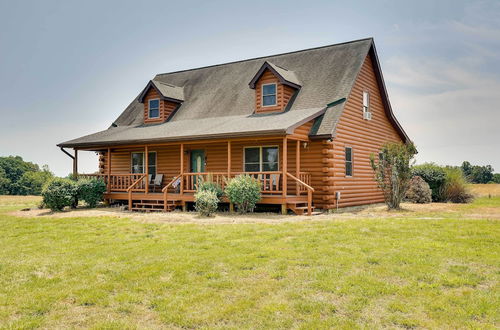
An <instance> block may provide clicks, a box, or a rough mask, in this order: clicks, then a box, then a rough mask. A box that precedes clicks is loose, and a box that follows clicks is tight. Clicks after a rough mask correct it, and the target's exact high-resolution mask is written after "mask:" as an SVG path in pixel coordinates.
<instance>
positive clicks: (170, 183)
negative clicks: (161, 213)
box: [161, 173, 182, 212]
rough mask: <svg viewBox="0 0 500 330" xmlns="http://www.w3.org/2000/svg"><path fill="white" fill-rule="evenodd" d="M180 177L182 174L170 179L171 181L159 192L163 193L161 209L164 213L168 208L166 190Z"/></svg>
mask: <svg viewBox="0 0 500 330" xmlns="http://www.w3.org/2000/svg"><path fill="white" fill-rule="evenodd" d="M180 177H182V173H181V174H179V175H177V176H176V177H174V178H173V179H172V181H170V182H169V183H168V184H167V185H166V186H165V187H163V189H162V190H161V192H162V193H163V208H164V210H165V212H166V211H167V208H168V205H167V193H168V188H169V187H170V186H171V185H173V184H174V182H175V181H177V180H178V179H179V178H180Z"/></svg>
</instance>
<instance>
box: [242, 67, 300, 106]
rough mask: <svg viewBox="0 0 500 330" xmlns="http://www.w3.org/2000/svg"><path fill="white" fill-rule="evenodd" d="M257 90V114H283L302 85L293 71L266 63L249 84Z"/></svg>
mask: <svg viewBox="0 0 500 330" xmlns="http://www.w3.org/2000/svg"><path fill="white" fill-rule="evenodd" d="M249 86H250V88H252V89H255V113H268V112H282V111H284V110H285V108H286V106H287V104H288V102H289V101H290V99H291V98H292V96H293V95H294V94H295V93H296V92H297V91H298V90H299V89H300V87H301V85H300V82H299V80H298V79H297V76H296V75H295V73H294V72H293V71H290V70H287V69H285V68H282V67H280V66H278V65H275V64H272V63H270V62H267V61H266V62H264V64H263V65H262V66H261V67H260V69H259V71H257V74H256V75H255V76H254V77H253V79H252V80H251V81H250V83H249Z"/></svg>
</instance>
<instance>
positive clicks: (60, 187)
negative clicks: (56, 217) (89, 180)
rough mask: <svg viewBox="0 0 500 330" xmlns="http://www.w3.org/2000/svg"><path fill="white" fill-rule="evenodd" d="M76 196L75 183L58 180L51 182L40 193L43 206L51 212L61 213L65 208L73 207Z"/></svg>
mask: <svg viewBox="0 0 500 330" xmlns="http://www.w3.org/2000/svg"><path fill="white" fill-rule="evenodd" d="M77 195H78V189H77V186H76V184H75V182H73V181H71V180H68V179H60V178H56V179H53V180H51V181H50V182H49V183H48V184H47V185H46V186H45V188H44V189H43V191H42V196H43V204H44V205H46V206H47V207H48V208H50V209H51V210H52V211H61V210H62V209H63V208H64V207H66V206H73V205H75V201H77ZM76 203H77V202H76Z"/></svg>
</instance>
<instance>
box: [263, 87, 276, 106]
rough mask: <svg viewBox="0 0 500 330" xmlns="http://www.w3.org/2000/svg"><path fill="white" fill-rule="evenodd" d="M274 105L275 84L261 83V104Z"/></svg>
mask: <svg viewBox="0 0 500 330" xmlns="http://www.w3.org/2000/svg"><path fill="white" fill-rule="evenodd" d="M273 105H276V84H265V85H262V106H263V107H270V106H273Z"/></svg>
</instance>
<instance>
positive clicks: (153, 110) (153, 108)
mask: <svg viewBox="0 0 500 330" xmlns="http://www.w3.org/2000/svg"><path fill="white" fill-rule="evenodd" d="M148 116H149V118H160V100H159V99H154V100H149V114H148Z"/></svg>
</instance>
